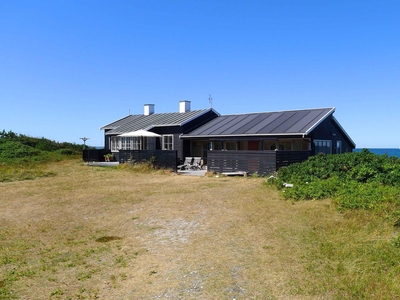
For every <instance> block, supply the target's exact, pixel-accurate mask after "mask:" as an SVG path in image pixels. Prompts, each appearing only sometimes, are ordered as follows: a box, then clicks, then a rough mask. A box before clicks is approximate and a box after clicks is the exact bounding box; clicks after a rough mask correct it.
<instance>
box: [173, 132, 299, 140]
mask: <svg viewBox="0 0 400 300" xmlns="http://www.w3.org/2000/svg"><path fill="white" fill-rule="evenodd" d="M304 135H305V133H299V132H296V133H290V132H287V133H269V134H251V135H249V134H220V135H183V134H181V135H180V136H179V137H180V138H181V139H195V138H196V139H197V138H208V139H209V138H213V139H216V138H232V137H249V138H251V137H258V138H260V137H265V138H271V137H273V138H276V137H277V136H298V137H303V136H304Z"/></svg>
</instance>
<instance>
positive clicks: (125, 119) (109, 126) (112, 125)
mask: <svg viewBox="0 0 400 300" xmlns="http://www.w3.org/2000/svg"><path fill="white" fill-rule="evenodd" d="M140 116H141V115H129V116H126V117H123V118H122V119H119V120H117V121H114V122H112V123H110V124H107V125H104V126H103V127H101V128H100V130H107V129H115V128H118V127H119V126H121V125H123V124H125V123H127V122H129V121H132V120H134V119H137V118H139V117H140Z"/></svg>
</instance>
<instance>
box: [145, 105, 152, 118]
mask: <svg viewBox="0 0 400 300" xmlns="http://www.w3.org/2000/svg"><path fill="white" fill-rule="evenodd" d="M152 114H154V104H145V105H144V115H145V116H149V115H152Z"/></svg>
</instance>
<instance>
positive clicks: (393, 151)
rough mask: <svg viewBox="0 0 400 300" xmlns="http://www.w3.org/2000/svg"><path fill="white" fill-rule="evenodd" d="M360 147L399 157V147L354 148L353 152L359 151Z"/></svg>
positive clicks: (376, 152) (379, 153)
mask: <svg viewBox="0 0 400 300" xmlns="http://www.w3.org/2000/svg"><path fill="white" fill-rule="evenodd" d="M362 149H368V150H369V151H371V152H372V153H375V154H378V155H385V154H386V155H387V156H395V157H399V158H400V148H356V149H354V152H360V151H361V150H362Z"/></svg>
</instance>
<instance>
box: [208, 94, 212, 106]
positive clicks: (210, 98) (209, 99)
mask: <svg viewBox="0 0 400 300" xmlns="http://www.w3.org/2000/svg"><path fill="white" fill-rule="evenodd" d="M208 102H209V103H210V108H212V97H211V94H208Z"/></svg>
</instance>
